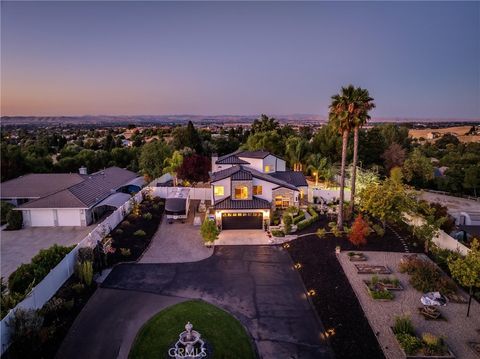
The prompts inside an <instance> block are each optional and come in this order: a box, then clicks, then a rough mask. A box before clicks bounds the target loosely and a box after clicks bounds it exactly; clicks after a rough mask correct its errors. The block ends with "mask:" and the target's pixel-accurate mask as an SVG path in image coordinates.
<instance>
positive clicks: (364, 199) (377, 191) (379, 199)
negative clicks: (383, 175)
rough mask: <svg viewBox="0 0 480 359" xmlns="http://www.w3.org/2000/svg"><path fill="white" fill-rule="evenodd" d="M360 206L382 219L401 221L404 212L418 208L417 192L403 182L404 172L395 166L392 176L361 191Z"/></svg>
mask: <svg viewBox="0 0 480 359" xmlns="http://www.w3.org/2000/svg"><path fill="white" fill-rule="evenodd" d="M359 196H360V199H361V201H360V208H361V210H362V211H365V212H368V213H369V214H371V215H372V216H373V217H375V218H378V219H380V220H381V221H382V223H383V227H384V228H385V225H386V222H387V221H392V222H399V221H401V220H402V218H403V214H404V213H411V212H412V211H413V210H415V208H416V200H415V193H414V191H412V190H411V189H410V188H408V187H407V186H405V185H404V184H403V183H402V172H401V170H400V169H399V168H394V169H393V170H392V171H391V173H390V177H389V178H387V179H386V180H384V181H382V182H380V183H375V182H373V183H371V184H370V185H367V186H366V187H365V188H364V189H363V190H362V191H361V192H360V193H359Z"/></svg>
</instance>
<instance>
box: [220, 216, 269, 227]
mask: <svg viewBox="0 0 480 359" xmlns="http://www.w3.org/2000/svg"><path fill="white" fill-rule="evenodd" d="M262 222H263V214H262V212H255V213H222V229H262Z"/></svg>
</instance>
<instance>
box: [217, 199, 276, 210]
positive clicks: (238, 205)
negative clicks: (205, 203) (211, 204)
mask: <svg viewBox="0 0 480 359" xmlns="http://www.w3.org/2000/svg"><path fill="white" fill-rule="evenodd" d="M271 207H272V205H271V203H270V202H268V201H266V200H264V199H261V198H258V197H253V198H252V199H251V200H232V198H231V197H227V198H225V199H222V200H219V201H217V202H216V203H215V209H270V208H271Z"/></svg>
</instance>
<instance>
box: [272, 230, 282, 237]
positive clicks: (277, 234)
mask: <svg viewBox="0 0 480 359" xmlns="http://www.w3.org/2000/svg"><path fill="white" fill-rule="evenodd" d="M272 236H274V237H285V233H284V232H282V231H277V230H274V231H272Z"/></svg>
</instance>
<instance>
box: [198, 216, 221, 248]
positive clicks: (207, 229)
mask: <svg viewBox="0 0 480 359" xmlns="http://www.w3.org/2000/svg"><path fill="white" fill-rule="evenodd" d="M219 233H220V231H219V230H218V228H217V225H216V224H215V221H213V220H211V219H209V218H206V219H205V220H204V221H203V223H202V226H201V227H200V234H201V235H202V238H203V241H204V242H205V243H206V244H211V243H212V242H214V241H215V240H216V239H217V238H218V235H219Z"/></svg>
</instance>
